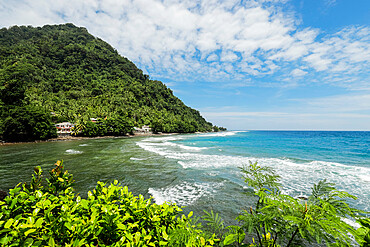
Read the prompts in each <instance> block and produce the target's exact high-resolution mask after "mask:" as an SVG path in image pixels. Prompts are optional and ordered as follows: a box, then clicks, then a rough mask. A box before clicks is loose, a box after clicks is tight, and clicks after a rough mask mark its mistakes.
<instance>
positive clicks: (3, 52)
mask: <svg viewBox="0 0 370 247" xmlns="http://www.w3.org/2000/svg"><path fill="white" fill-rule="evenodd" d="M30 105H31V106H33V107H37V108H39V109H41V108H42V109H45V111H47V112H53V113H55V116H54V120H55V121H73V122H81V121H87V120H88V119H89V118H108V119H109V118H117V117H120V118H124V119H125V120H127V121H128V122H130V123H131V124H132V125H135V126H141V125H143V124H147V125H151V126H152V127H154V129H155V130H157V131H161V132H195V131H209V130H211V128H212V124H211V123H209V122H207V121H205V119H204V118H203V117H202V116H201V115H200V114H199V112H198V111H196V110H194V109H191V108H190V107H187V106H186V105H185V104H184V103H183V102H182V101H181V100H180V99H178V98H177V97H175V96H174V95H173V93H172V91H171V90H170V89H169V88H167V87H166V86H165V85H164V84H163V83H162V82H160V81H155V80H150V79H149V76H148V75H145V74H143V72H142V71H141V70H140V69H138V68H137V67H136V66H135V65H134V64H133V63H132V62H131V61H129V60H128V59H127V58H125V57H122V56H120V55H119V54H118V53H117V51H116V50H115V49H114V48H113V47H111V46H110V45H109V44H107V43H106V42H104V41H102V40H101V39H99V38H96V37H94V36H92V35H91V34H89V33H88V32H87V30H86V29H85V28H79V27H76V26H74V25H73V24H64V25H46V26H44V27H37V28H34V27H30V26H29V27H25V26H21V27H18V26H14V27H11V28H9V29H7V28H3V29H1V30H0V107H1V112H2V120H0V121H2V123H4V121H5V120H4V119H6V118H7V116H8V115H9V114H10V113H9V112H10V111H11V110H9V109H14V107H15V108H16V107H21V106H22V107H23V106H30ZM0 124H1V123H0ZM2 125H4V124H2ZM3 131H4V128H3Z"/></svg>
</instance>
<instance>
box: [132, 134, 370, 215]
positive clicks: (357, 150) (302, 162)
mask: <svg viewBox="0 0 370 247" xmlns="http://www.w3.org/2000/svg"><path fill="white" fill-rule="evenodd" d="M137 144H138V145H139V146H140V147H142V148H143V149H145V150H147V151H150V152H153V153H156V154H158V155H161V156H164V157H166V158H167V159H173V160H176V161H177V163H178V164H179V165H181V167H182V169H184V170H185V171H187V172H186V174H187V176H184V177H183V178H182V179H179V181H178V182H177V183H172V184H171V185H169V186H168V187H164V188H163V187H162V188H155V187H153V188H150V189H149V192H150V193H151V194H152V195H153V196H154V197H155V198H156V200H157V201H158V202H162V201H166V200H171V201H174V202H177V203H180V204H184V205H189V204H194V203H196V201H197V200H200V201H201V200H202V197H207V196H213V195H218V196H216V197H215V198H217V197H218V198H230V199H231V201H234V203H235V205H237V206H238V207H239V206H241V207H242V204H243V203H242V200H241V199H240V195H239V194H238V193H239V192H240V190H241V188H244V189H245V188H246V186H245V184H244V182H243V179H242V177H241V175H242V174H241V173H240V169H239V168H240V167H241V166H242V165H243V164H247V163H248V162H249V161H251V162H255V161H258V163H259V164H261V165H263V166H271V167H273V168H274V169H275V170H276V172H277V173H278V174H279V175H280V176H281V182H282V185H283V191H284V192H285V193H287V194H289V195H292V196H298V195H301V194H303V195H308V194H310V191H311V188H312V186H313V184H315V183H317V182H319V181H320V180H322V179H327V181H329V182H332V183H335V184H336V188H338V189H340V190H345V191H347V192H349V193H351V194H353V195H355V196H357V197H358V199H357V201H353V202H350V203H351V204H352V205H356V206H357V207H359V208H361V209H364V210H367V211H369V210H370V132H357V131H356V132H355V131H353V132H343V131H228V132H219V133H210V134H199V135H177V136H170V137H159V138H147V139H144V140H142V141H140V142H138V143H137ZM189 174H190V175H189ZM203 199H204V198H203ZM206 201H207V200H206ZM224 204H227V199H226V200H225V202H224Z"/></svg>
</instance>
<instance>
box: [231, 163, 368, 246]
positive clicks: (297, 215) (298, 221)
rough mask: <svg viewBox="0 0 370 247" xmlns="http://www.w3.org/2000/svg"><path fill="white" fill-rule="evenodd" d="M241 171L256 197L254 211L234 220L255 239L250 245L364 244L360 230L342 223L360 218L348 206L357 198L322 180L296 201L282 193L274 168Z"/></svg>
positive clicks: (254, 165) (254, 166) (251, 166)
mask: <svg viewBox="0 0 370 247" xmlns="http://www.w3.org/2000/svg"><path fill="white" fill-rule="evenodd" d="M241 170H242V172H243V173H244V179H245V182H246V183H247V184H248V185H249V186H251V187H253V188H254V194H255V196H256V197H257V203H256V206H255V207H254V209H253V208H252V207H250V208H249V209H248V210H244V212H243V213H242V214H241V215H240V216H238V218H237V219H238V220H239V221H240V222H241V223H242V229H244V231H245V233H253V234H255V236H256V237H257V240H256V241H254V239H253V241H250V242H253V244H252V245H251V246H260V247H262V246H280V245H281V246H283V245H284V246H292V245H296V244H298V245H301V244H300V242H301V241H302V240H303V239H304V241H306V242H308V243H313V242H317V243H322V242H323V243H325V244H326V245H328V246H352V245H353V241H354V239H355V240H356V241H357V242H358V243H360V244H361V243H363V242H364V237H363V236H361V234H360V233H359V231H356V230H355V229H354V228H353V227H352V226H351V225H349V224H348V223H346V221H345V219H346V218H352V219H356V218H358V217H359V215H358V213H360V211H358V210H356V209H355V208H352V207H350V206H349V205H348V200H350V199H356V197H354V196H352V195H350V194H348V193H347V192H343V191H338V190H336V189H335V188H334V185H333V184H332V183H328V182H326V181H325V180H323V181H320V182H319V183H318V184H316V185H314V187H313V188H312V194H311V195H310V196H309V197H308V198H307V200H302V199H296V198H293V197H291V196H288V195H285V194H282V193H281V190H280V184H279V183H278V180H279V176H277V175H276V174H275V172H274V170H273V169H271V168H269V167H262V166H259V165H258V164H257V163H251V162H250V164H249V165H248V166H244V167H242V168H241ZM361 233H364V232H361ZM365 233H366V232H365ZM353 238H354V239H353ZM233 239H234V242H237V241H236V240H237V238H236V236H235V235H231V236H230V235H229V236H227V237H226V238H225V241H224V243H227V244H229V243H232V241H233Z"/></svg>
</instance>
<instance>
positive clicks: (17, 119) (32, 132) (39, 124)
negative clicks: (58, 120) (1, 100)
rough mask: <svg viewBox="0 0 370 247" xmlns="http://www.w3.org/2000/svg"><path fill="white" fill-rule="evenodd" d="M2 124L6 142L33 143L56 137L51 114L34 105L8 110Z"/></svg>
mask: <svg viewBox="0 0 370 247" xmlns="http://www.w3.org/2000/svg"><path fill="white" fill-rule="evenodd" d="M7 113H8V114H0V115H5V118H4V121H3V122H2V129H3V131H4V133H3V139H4V140H5V141H33V140H45V139H49V138H52V137H56V129H55V126H54V123H53V122H52V120H51V116H50V113H48V112H47V111H45V110H44V109H43V108H42V107H35V106H32V105H27V106H20V107H11V108H8V109H7Z"/></svg>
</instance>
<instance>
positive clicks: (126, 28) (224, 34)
mask: <svg viewBox="0 0 370 247" xmlns="http://www.w3.org/2000/svg"><path fill="white" fill-rule="evenodd" d="M284 2H286V0H283V1H281V0H280V1H279V0H259V1H253V0H250V1H243V3H242V4H240V1H237V0H226V1H221V0H208V1H205V0H194V1H192V0H185V1H181V0H162V1H160V0H75V1H73V4H71V1H68V0H60V1H56V2H55V1H44V0H32V1H31V0H23V1H21V0H15V1H5V0H2V1H1V0H0V23H1V24H2V25H3V26H11V25H30V24H32V25H38V26H41V25H44V24H53V23H64V22H73V23H75V24H76V25H78V26H85V27H87V28H88V30H89V31H90V32H92V33H93V34H94V35H96V36H99V37H101V38H102V39H103V40H105V41H107V42H109V43H110V44H112V45H113V46H114V47H115V48H116V49H117V50H118V51H119V52H120V53H121V54H122V55H124V56H126V57H128V58H129V59H130V60H132V61H133V62H134V63H136V64H137V65H138V66H139V67H141V68H142V69H144V70H146V71H148V73H149V74H150V75H151V76H152V77H158V76H160V77H162V78H164V77H168V78H172V79H174V80H179V81H184V80H197V79H203V80H209V81H214V80H221V81H224V80H228V79H238V80H239V79H249V78H251V77H252V78H253V77H254V76H263V75H266V74H274V73H286V74H287V75H289V74H291V75H294V76H301V75H303V74H304V73H306V72H308V71H309V72H310V73H311V74H312V75H314V74H315V73H316V75H318V74H320V75H321V77H323V76H325V78H326V80H327V82H333V83H336V84H337V85H343V86H348V83H346V81H344V80H343V81H340V82H338V78H346V77H348V76H351V75H352V76H354V75H356V78H357V81H352V82H351V85H352V87H355V85H356V83H357V84H358V85H360V84H361V85H362V86H361V87H363V85H364V84H365V86H366V84H368V82H367V81H366V78H368V73H369V62H370V41H369V37H370V29H369V28H368V27H347V28H344V29H343V30H341V31H339V32H337V33H335V34H322V35H321V36H320V38H319V37H318V35H319V34H320V30H318V29H312V28H304V29H302V28H300V27H299V26H298V24H297V23H298V20H297V19H295V17H294V15H291V14H290V13H284V12H282V10H281V8H274V4H276V3H279V4H281V3H284ZM333 4H335V0H327V5H333ZM230 66H232V67H230ZM301 66H305V67H307V69H306V70H305V71H303V70H301ZM364 80H365V81H364Z"/></svg>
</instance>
